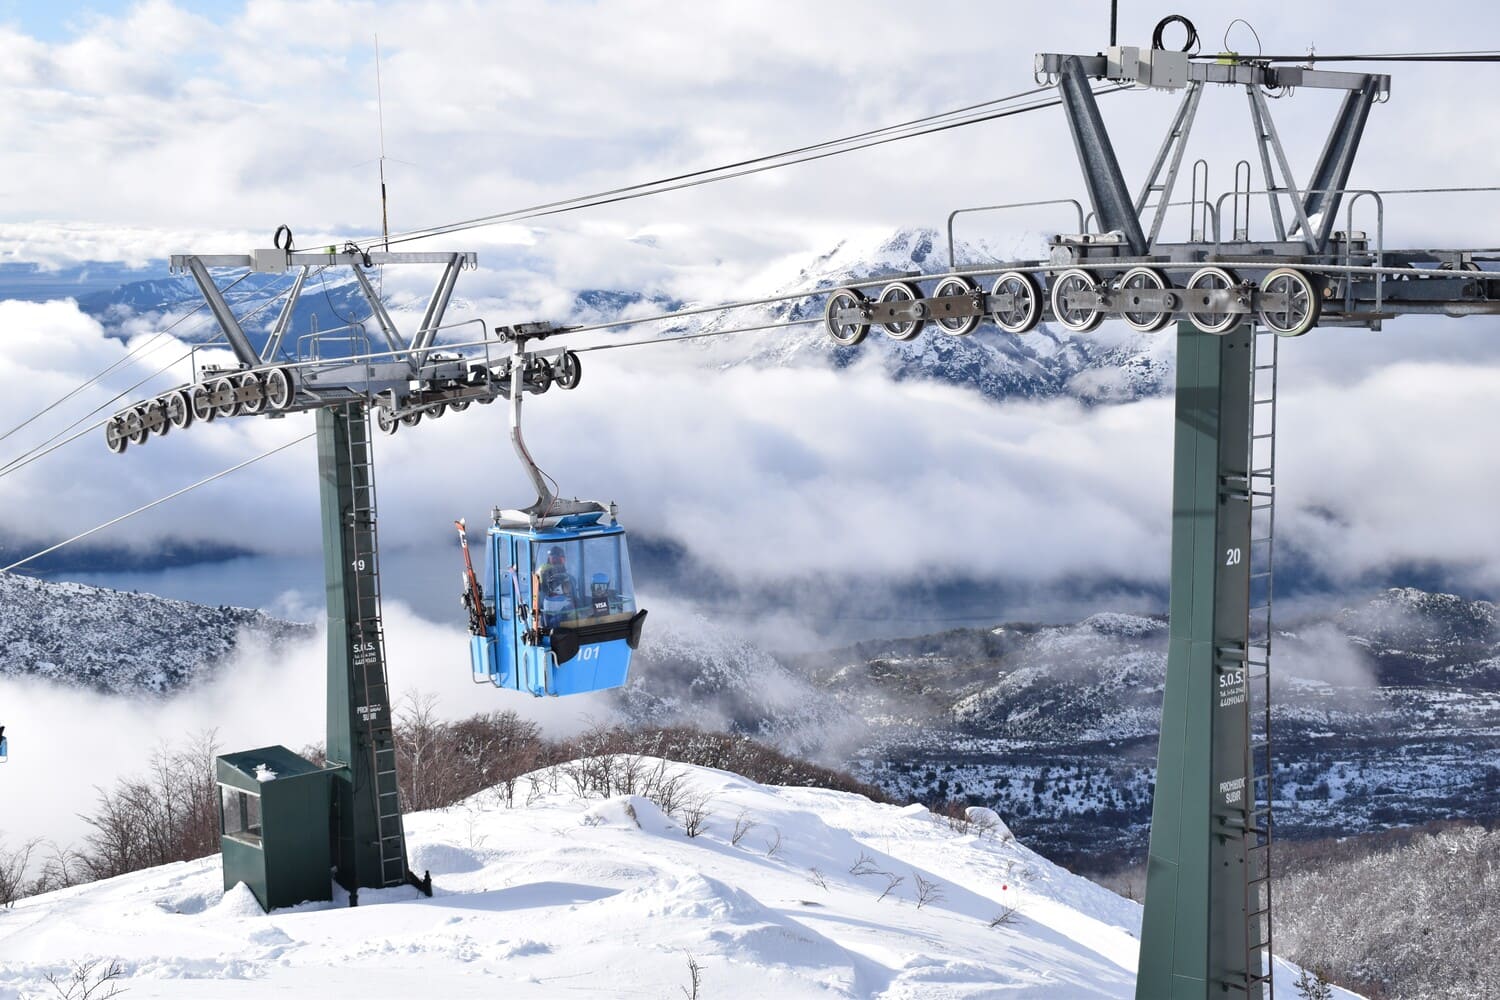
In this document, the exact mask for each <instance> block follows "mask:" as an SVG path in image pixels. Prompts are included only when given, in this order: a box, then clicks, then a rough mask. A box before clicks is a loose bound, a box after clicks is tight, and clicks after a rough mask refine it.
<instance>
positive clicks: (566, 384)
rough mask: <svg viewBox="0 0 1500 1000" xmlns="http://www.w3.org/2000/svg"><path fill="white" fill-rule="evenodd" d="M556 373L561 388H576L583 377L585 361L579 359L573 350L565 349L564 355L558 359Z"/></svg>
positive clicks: (558, 385)
mask: <svg viewBox="0 0 1500 1000" xmlns="http://www.w3.org/2000/svg"><path fill="white" fill-rule="evenodd" d="M554 374H555V375H556V376H557V387H558V388H559V389H576V388H578V383H579V382H580V381H581V380H582V379H583V362H582V361H579V360H578V355H576V354H574V353H573V352H572V351H563V356H562V357H561V358H559V359H558V361H557V368H556V369H555V370H554Z"/></svg>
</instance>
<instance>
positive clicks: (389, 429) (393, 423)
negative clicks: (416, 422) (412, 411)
mask: <svg viewBox="0 0 1500 1000" xmlns="http://www.w3.org/2000/svg"><path fill="white" fill-rule="evenodd" d="M375 426H376V427H379V428H380V429H381V430H382V431H384V432H385V433H387V434H394V433H396V431H397V430H399V429H400V427H401V421H400V420H398V419H396V415H395V414H394V413H392V412H391V410H390V407H388V406H378V407H376V408H375Z"/></svg>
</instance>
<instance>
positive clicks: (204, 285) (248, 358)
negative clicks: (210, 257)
mask: <svg viewBox="0 0 1500 1000" xmlns="http://www.w3.org/2000/svg"><path fill="white" fill-rule="evenodd" d="M172 259H173V262H174V263H176V261H177V260H178V258H176V257H174V258H172ZM181 260H182V263H183V266H185V267H186V268H187V270H188V273H190V274H191V275H192V276H193V281H195V282H197V284H198V291H200V292H202V293H203V298H204V301H206V302H207V303H208V309H209V311H210V312H212V313H213V314H214V319H215V320H217V321H218V323H219V329H221V330H223V331H224V337H225V339H227V340H228V341H229V346H230V348H231V349H232V350H233V351H234V356H235V357H236V358H238V359H239V361H240V364H242V365H244V366H246V367H247V368H254V367H255V366H256V365H259V364H260V355H259V354H257V353H256V351H255V348H254V347H252V346H250V338H249V337H247V336H245V331H244V329H243V328H242V327H241V326H240V321H239V320H237V319H235V318H234V312H233V310H231V309H230V308H229V303H228V302H226V301H224V293H223V292H221V291H219V286H218V285H216V284H214V279H213V275H211V274H209V273H208V268H209V266H211V265H209V264H207V263H206V262H205V260H204V258H202V257H196V256H192V255H186V256H184V257H182V258H181ZM242 266H245V267H248V266H249V265H248V264H245V265H242Z"/></svg>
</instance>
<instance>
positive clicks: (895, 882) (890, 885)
mask: <svg viewBox="0 0 1500 1000" xmlns="http://www.w3.org/2000/svg"><path fill="white" fill-rule="evenodd" d="M880 874H882V875H884V876H885V889H884V891H882V892H881V894H880V895H879V896H876V897H875V902H877V903H878V902H880V901H881V900H883V899H885V897H887V896H889V895H890V894H891V893H893V892H895V891H896V889H897V887H898V886H900V885H901V883H902V882H905V881H906V879H905V877H903V876H901V875H896V874H894V873H893V872H881V873H880Z"/></svg>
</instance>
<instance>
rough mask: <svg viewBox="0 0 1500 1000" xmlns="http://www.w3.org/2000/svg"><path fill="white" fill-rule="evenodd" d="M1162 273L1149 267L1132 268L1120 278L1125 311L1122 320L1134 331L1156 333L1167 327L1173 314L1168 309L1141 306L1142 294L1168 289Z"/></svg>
mask: <svg viewBox="0 0 1500 1000" xmlns="http://www.w3.org/2000/svg"><path fill="white" fill-rule="evenodd" d="M1167 287H1168V285H1167V281H1166V279H1165V278H1163V277H1162V276H1161V273H1160V272H1158V271H1155V270H1153V269H1152V268H1149V267H1132V268H1131V269H1130V270H1128V271H1126V272H1125V274H1124V275H1123V276H1122V277H1121V278H1120V297H1121V299H1122V301H1123V309H1122V311H1121V313H1120V318H1121V319H1123V320H1125V323H1126V324H1127V325H1128V326H1129V327H1130V328H1131V329H1133V330H1139V331H1141V332H1142V333H1155V332H1156V331H1157V330H1160V329H1161V328H1162V327H1164V326H1166V325H1167V321H1168V320H1170V319H1171V318H1172V313H1171V311H1170V310H1167V309H1160V310H1158V309H1155V308H1153V307H1150V306H1143V305H1142V304H1141V297H1140V294H1139V293H1140V292H1159V291H1162V290H1163V289H1165V288H1167Z"/></svg>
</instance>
